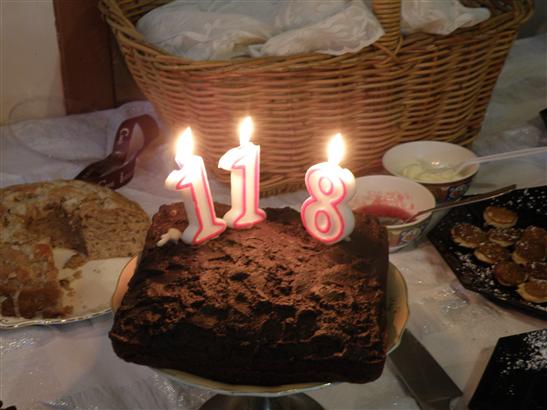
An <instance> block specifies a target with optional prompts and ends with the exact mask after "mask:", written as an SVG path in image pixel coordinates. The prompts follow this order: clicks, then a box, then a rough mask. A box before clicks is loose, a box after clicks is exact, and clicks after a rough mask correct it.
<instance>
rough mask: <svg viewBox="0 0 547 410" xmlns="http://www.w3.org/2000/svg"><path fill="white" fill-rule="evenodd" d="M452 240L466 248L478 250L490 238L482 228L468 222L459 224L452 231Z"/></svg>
mask: <svg viewBox="0 0 547 410" xmlns="http://www.w3.org/2000/svg"><path fill="white" fill-rule="evenodd" d="M450 234H451V235H452V240H453V241H454V242H455V243H457V244H458V245H460V246H463V247H465V248H476V247H477V246H479V245H480V244H481V243H483V242H486V241H487V240H488V237H487V236H486V234H485V233H484V232H483V230H482V229H481V228H479V227H478V226H475V225H471V224H470V223H467V222H458V223H456V224H455V225H454V226H453V227H452V229H451V230H450Z"/></svg>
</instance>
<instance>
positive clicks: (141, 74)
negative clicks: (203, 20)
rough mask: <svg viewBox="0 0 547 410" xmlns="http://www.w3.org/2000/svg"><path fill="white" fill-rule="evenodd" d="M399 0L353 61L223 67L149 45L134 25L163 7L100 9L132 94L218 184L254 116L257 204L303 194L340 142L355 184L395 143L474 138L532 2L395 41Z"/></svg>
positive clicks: (119, 4) (312, 59) (138, 3)
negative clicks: (184, 132) (188, 134)
mask: <svg viewBox="0 0 547 410" xmlns="http://www.w3.org/2000/svg"><path fill="white" fill-rule="evenodd" d="M400 1H401V0H374V3H373V4H374V6H373V11H374V13H375V14H376V16H377V18H378V20H379V21H380V23H381V24H382V26H383V28H384V31H385V33H386V34H385V35H384V36H382V37H381V38H380V39H379V40H378V41H377V42H376V43H374V44H373V45H371V46H369V47H367V48H365V49H363V50H361V51H359V52H357V53H348V54H344V55H341V56H331V55H324V54H318V53H312V54H305V55H298V56H291V57H265V58H247V59H239V60H230V61H193V60H188V59H184V58H181V57H177V56H173V55H170V54H168V53H166V52H165V51H163V50H161V49H159V48H157V47H155V46H153V45H151V44H149V43H147V41H146V40H145V39H144V38H143V36H142V35H141V34H140V33H139V32H138V31H137V30H136V28H135V25H134V23H135V22H136V21H137V20H138V19H139V18H140V17H142V16H143V15H144V14H145V13H147V12H148V11H150V10H152V9H154V8H156V7H158V6H160V5H162V4H165V3H168V2H169V1H167V0H100V1H99V8H100V10H101V12H102V13H103V15H104V16H105V18H106V20H107V22H108V23H109V25H110V26H111V28H112V30H113V32H114V34H115V36H116V39H117V41H118V44H119V46H120V49H121V51H122V53H123V55H124V57H125V60H126V62H127V65H128V67H129V69H130V71H131V73H132V75H133V77H134V79H135V80H136V82H137V84H138V86H139V87H140V88H141V90H142V91H143V92H144V94H145V95H146V97H147V98H148V99H149V100H150V101H151V102H152V104H153V105H154V107H155V108H156V110H157V111H158V112H159V114H160V115H161V117H162V118H163V119H164V121H166V123H167V124H168V125H169V126H170V127H171V129H173V130H178V129H182V128H184V127H186V126H188V125H190V126H191V127H192V129H193V130H194V133H195V135H196V151H197V152H198V153H199V154H200V155H203V157H204V160H205V163H206V166H207V169H208V171H209V173H212V174H214V175H215V176H216V177H217V179H219V180H221V181H223V182H229V175H228V173H227V172H226V171H222V170H220V169H218V168H217V162H218V159H219V158H220V157H221V156H222V155H223V154H224V153H225V152H226V151H227V150H228V149H230V148H233V147H234V146H237V145H238V143H239V142H238V137H237V125H238V123H239V121H240V120H241V119H242V118H243V117H244V116H246V115H251V116H252V117H253V120H254V123H255V129H256V132H255V136H254V137H253V141H254V142H256V143H257V144H260V145H261V147H262V149H261V152H262V156H261V171H262V172H261V193H262V194H263V195H270V194H275V193H280V192H287V191H292V190H295V189H299V188H301V187H302V186H303V182H304V174H305V172H306V170H307V168H308V167H310V166H311V165H313V164H315V163H317V162H322V161H324V160H325V158H326V146H327V141H328V139H329V138H330V137H331V136H332V135H333V134H335V133H336V132H341V133H342V134H343V135H344V138H345V141H346V144H347V154H346V158H345V159H344V162H343V165H344V166H345V167H347V168H349V169H350V170H351V171H352V172H353V173H354V174H355V175H357V176H358V175H364V174H366V173H367V172H370V171H372V170H374V169H375V168H378V166H379V165H380V160H381V157H382V155H383V153H384V152H385V151H386V150H387V149H389V148H390V147H392V146H393V145H395V144H397V143H401V142H406V141H414V140H422V139H428V140H439V141H448V142H454V143H458V144H462V145H465V144H469V143H470V142H472V140H473V138H474V137H475V136H476V135H477V134H478V132H479V130H480V127H481V123H482V121H483V118H484V114H485V111H486V108H487V105H488V102H489V100H490V95H491V93H492V89H493V87H494V85H495V83H496V80H497V78H498V75H499V73H500V71H501V68H502V66H503V63H504V61H505V57H506V55H507V53H508V51H509V49H510V47H511V45H512V43H513V41H514V39H515V36H516V33H517V30H518V28H519V25H520V24H521V23H522V22H523V21H524V20H525V19H526V18H527V17H528V16H529V14H530V13H531V11H532V5H531V1H530V0H476V1H470V0H467V1H464V3H465V4H466V5H468V6H477V7H478V6H483V7H487V8H489V9H490V10H491V12H492V17H491V18H490V19H488V20H487V21H485V22H483V23H481V24H479V25H476V26H474V27H472V28H469V29H460V30H458V31H456V32H454V33H452V34H451V35H448V36H436V35H429V34H424V33H416V34H411V35H408V36H402V35H401V34H400Z"/></svg>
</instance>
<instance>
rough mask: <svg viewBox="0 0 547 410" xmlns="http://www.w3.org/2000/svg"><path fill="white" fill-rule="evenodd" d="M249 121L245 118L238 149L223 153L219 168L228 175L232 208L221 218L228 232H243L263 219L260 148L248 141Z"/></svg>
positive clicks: (250, 125)
mask: <svg viewBox="0 0 547 410" xmlns="http://www.w3.org/2000/svg"><path fill="white" fill-rule="evenodd" d="M252 131H253V125H252V120H251V118H250V117H247V118H245V119H244V120H243V121H242V123H241V126H240V145H239V147H236V148H232V149H231V150H229V151H228V152H226V153H225V154H224V155H223V156H222V157H221V158H220V160H219V162H218V166H219V168H222V169H225V170H227V171H230V190H231V191H230V192H231V202H232V207H231V208H230V210H229V211H228V212H227V213H226V214H225V215H224V216H223V219H224V220H225V221H226V223H227V224H228V226H229V227H230V228H234V229H246V228H250V227H252V226H253V225H256V224H257V223H259V222H262V221H263V220H264V219H266V213H265V212H264V211H263V210H262V209H260V208H259V194H260V146H259V145H255V144H253V143H252V142H251V141H250V138H251V134H252Z"/></svg>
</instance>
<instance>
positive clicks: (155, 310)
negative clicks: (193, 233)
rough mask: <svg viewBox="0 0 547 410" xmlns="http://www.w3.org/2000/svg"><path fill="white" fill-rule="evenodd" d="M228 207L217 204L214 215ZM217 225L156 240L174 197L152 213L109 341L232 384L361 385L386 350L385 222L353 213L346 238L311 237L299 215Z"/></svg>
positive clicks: (278, 213)
mask: <svg viewBox="0 0 547 410" xmlns="http://www.w3.org/2000/svg"><path fill="white" fill-rule="evenodd" d="M226 210H227V208H226V207H223V206H217V215H223V214H224V212H226ZM266 212H267V215H268V219H267V221H265V222H263V223H260V224H258V225H256V226H255V227H253V228H252V229H248V230H233V229H228V230H227V231H226V232H225V233H223V234H222V235H221V236H220V237H219V238H216V239H214V240H211V241H209V242H207V243H205V244H203V245H201V246H199V247H194V246H189V245H185V244H184V243H182V242H178V243H174V242H168V243H167V244H165V245H164V246H162V247H159V246H157V242H158V241H159V240H160V238H161V235H162V234H164V233H165V232H167V231H168V229H169V228H177V229H179V230H180V231H183V230H184V228H185V226H186V224H187V222H186V216H185V212H184V206H183V204H182V203H175V204H171V205H164V206H162V207H161V208H160V210H159V212H158V213H157V214H156V215H155V216H154V219H153V223H152V226H151V228H150V230H149V232H148V236H147V239H146V244H145V246H144V250H143V253H142V256H141V259H140V261H139V264H138V267H137V270H136V272H135V274H134V276H133V277H132V279H131V281H130V282H129V288H128V291H127V293H126V294H125V296H124V299H123V302H122V304H121V306H120V308H119V309H118V310H117V312H116V314H115V318H114V325H113V327H112V330H111V332H110V334H109V335H110V338H111V340H112V344H113V347H114V350H115V352H116V353H117V354H118V356H120V357H121V358H123V359H125V360H127V361H130V362H134V363H139V364H143V365H148V366H152V367H158V368H171V369H178V370H183V371H186V372H189V373H193V374H196V375H199V376H202V377H206V378H209V379H213V380H217V381H222V382H226V383H231V384H252V385H281V384H288V383H300V382H335V381H348V382H355V383H364V382H369V381H372V380H374V379H376V378H377V377H379V376H380V374H381V373H382V370H383V366H384V361H385V357H386V323H385V320H386V313H385V293H386V281H387V270H388V243H387V234H386V231H385V228H383V227H382V226H381V225H380V224H379V223H378V221H377V220H376V219H375V218H373V217H369V216H366V215H355V217H356V224H355V230H354V231H353V233H352V234H351V236H350V240H347V241H342V242H339V243H337V244H335V245H332V246H327V245H324V244H322V243H320V242H318V241H316V240H314V239H313V238H311V237H310V236H309V235H308V234H307V233H306V231H305V230H304V228H303V226H302V223H301V220H300V214H299V213H298V212H296V211H294V210H292V209H289V208H283V209H267V210H266Z"/></svg>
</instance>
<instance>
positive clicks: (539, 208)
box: [428, 185, 547, 319]
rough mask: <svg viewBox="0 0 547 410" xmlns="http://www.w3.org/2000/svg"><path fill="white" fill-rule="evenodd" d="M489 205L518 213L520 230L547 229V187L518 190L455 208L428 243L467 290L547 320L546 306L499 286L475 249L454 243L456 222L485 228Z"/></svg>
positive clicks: (429, 235)
mask: <svg viewBox="0 0 547 410" xmlns="http://www.w3.org/2000/svg"><path fill="white" fill-rule="evenodd" d="M489 205H496V206H502V207H505V208H508V209H511V210H513V211H515V212H517V213H518V216H519V219H518V222H517V225H516V226H517V227H519V228H525V227H527V226H529V225H536V226H540V227H542V228H544V229H547V186H546V185H544V186H540V187H535V188H527V189H519V190H516V191H513V192H510V193H508V194H506V195H503V196H500V197H497V198H494V199H491V200H488V201H483V202H479V203H476V204H471V205H464V206H460V207H458V208H453V209H451V210H450V211H449V212H448V213H447V214H446V215H445V216H444V217H443V218H442V219H441V221H440V222H439V223H438V224H437V225H436V226H435V227H434V228H433V229H432V230H431V231H430V232H429V234H428V238H429V240H430V241H431V242H432V243H433V245H434V246H435V247H436V248H437V250H438V251H439V253H440V254H441V255H442V257H443V258H444V260H445V261H446V263H448V265H449V266H450V268H452V270H453V271H454V273H455V274H456V276H457V277H458V279H459V280H460V282H461V283H462V285H463V286H464V287H465V288H467V289H469V290H473V291H475V292H478V293H481V294H482V295H484V296H486V297H487V298H489V299H491V300H492V301H494V302H497V303H499V304H502V305H505V306H511V307H513V308H516V309H519V310H521V311H523V312H526V313H529V314H532V315H534V316H538V317H541V318H544V319H547V303H541V304H539V303H532V302H527V301H525V300H524V299H522V298H521V297H520V296H519V294H518V293H517V292H515V291H514V290H512V289H509V288H506V287H503V286H500V285H499V284H498V283H497V282H496V280H495V279H494V277H493V274H492V267H491V266H490V265H488V264H485V263H482V262H480V261H479V260H477V259H476V258H475V256H474V255H473V250H472V249H467V248H463V247H461V246H458V245H456V244H455V243H454V242H453V241H452V237H451V235H450V229H451V228H452V226H453V225H454V224H455V223H457V222H468V223H471V224H473V225H477V226H479V227H484V219H483V217H482V213H483V210H484V208H486V207H487V206H489Z"/></svg>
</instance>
